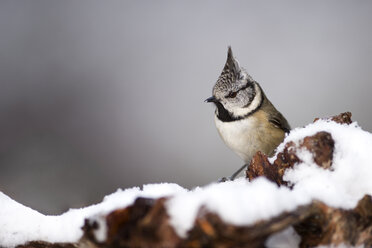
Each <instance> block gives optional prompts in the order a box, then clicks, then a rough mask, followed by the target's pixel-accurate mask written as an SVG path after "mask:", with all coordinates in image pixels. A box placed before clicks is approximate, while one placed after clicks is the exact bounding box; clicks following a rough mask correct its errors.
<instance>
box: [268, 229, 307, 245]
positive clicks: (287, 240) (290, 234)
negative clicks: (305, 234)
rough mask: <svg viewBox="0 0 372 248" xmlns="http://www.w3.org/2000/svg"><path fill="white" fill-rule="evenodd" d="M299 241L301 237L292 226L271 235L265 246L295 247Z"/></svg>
mask: <svg viewBox="0 0 372 248" xmlns="http://www.w3.org/2000/svg"><path fill="white" fill-rule="evenodd" d="M300 242H301V237H300V236H299V235H298V234H297V233H296V231H295V230H294V229H293V227H292V226H290V227H288V228H287V229H284V230H283V231H281V232H278V233H275V234H273V235H271V236H270V237H269V238H268V239H267V240H266V242H265V247H267V248H297V247H299V245H300Z"/></svg>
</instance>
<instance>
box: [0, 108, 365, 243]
mask: <svg viewBox="0 0 372 248" xmlns="http://www.w3.org/2000/svg"><path fill="white" fill-rule="evenodd" d="M350 117H351V114H350V113H343V114H341V115H339V116H336V117H333V118H331V119H325V120H324V119H323V120H321V119H318V120H316V121H315V122H314V123H312V124H309V125H308V126H306V127H304V128H297V129H294V130H292V131H291V133H290V134H289V135H288V136H287V137H286V138H285V140H284V142H283V143H282V144H281V145H280V146H279V147H278V149H277V153H276V155H275V156H274V157H273V158H268V157H267V156H266V155H264V154H262V153H260V152H258V153H257V154H256V155H255V157H254V158H253V160H252V162H251V164H250V166H249V169H248V170H247V171H246V178H239V179H237V180H235V181H232V182H231V181H228V182H224V183H212V184H209V185H207V186H204V187H198V188H195V189H193V190H190V191H189V190H186V189H184V188H182V187H180V186H178V185H176V184H168V183H164V184H151V185H144V186H143V188H142V189H140V188H138V187H135V188H131V189H126V190H118V191H117V192H116V193H113V194H111V195H108V196H106V197H105V198H104V200H103V201H102V202H101V203H99V204H97V205H93V206H89V207H86V208H83V209H73V210H70V211H68V212H67V213H65V214H63V215H61V216H45V215H42V214H40V213H38V212H36V211H34V210H32V209H29V208H27V207H25V206H22V205H21V204H19V203H17V202H15V201H13V200H12V199H10V198H9V197H7V196H6V195H4V194H1V193H0V246H1V247H15V246H18V247H263V246H266V247H314V246H319V245H325V246H328V245H345V246H347V247H349V246H365V247H371V246H372V236H371V233H372V198H371V194H372V180H371V178H372V165H371V160H370V154H369V153H370V151H371V148H372V134H371V133H368V132H366V131H363V130H362V129H361V128H360V127H359V126H358V125H357V124H356V123H352V122H351V118H350Z"/></svg>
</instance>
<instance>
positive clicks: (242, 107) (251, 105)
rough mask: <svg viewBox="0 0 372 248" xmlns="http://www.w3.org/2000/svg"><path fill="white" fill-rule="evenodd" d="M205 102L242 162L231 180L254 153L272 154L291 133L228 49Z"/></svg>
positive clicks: (226, 141) (219, 128) (227, 142)
mask: <svg viewBox="0 0 372 248" xmlns="http://www.w3.org/2000/svg"><path fill="white" fill-rule="evenodd" d="M205 102H208V103H214V105H215V106H216V110H215V115H214V121H215V125H216V128H217V131H218V133H219V135H220V137H221V138H222V140H223V141H224V143H225V144H226V145H227V146H228V147H229V148H230V149H231V150H232V151H234V152H235V153H236V154H237V155H238V156H239V157H240V158H241V159H242V160H243V161H244V163H245V164H244V165H243V166H242V167H241V168H240V169H239V170H238V171H236V172H235V173H234V174H233V175H232V176H231V177H230V180H234V178H235V177H236V176H237V175H238V174H239V173H240V172H241V171H242V170H243V169H244V168H245V167H247V166H248V165H249V163H250V161H251V159H252V157H253V156H254V155H255V154H256V152H257V151H261V152H262V153H264V154H266V155H268V156H272V155H274V152H275V149H276V147H277V146H278V145H279V144H280V143H281V142H282V141H283V140H284V138H285V135H286V133H289V132H290V129H291V128H290V125H289V124H288V121H287V120H286V118H285V117H284V116H283V115H282V114H281V113H280V112H279V111H278V110H277V109H276V108H275V107H274V105H273V104H272V103H271V102H270V101H269V99H268V98H267V97H266V95H265V93H264V91H263V90H262V88H261V86H260V85H259V84H258V82H256V81H255V80H254V79H253V78H252V77H251V76H250V75H249V74H248V73H247V71H246V70H245V69H244V68H242V67H241V66H240V64H239V62H238V61H237V60H236V59H235V58H234V56H233V52H232V49H231V47H230V46H229V47H228V51H227V60H226V63H225V66H224V67H223V70H222V73H221V75H220V76H219V77H218V80H217V82H216V83H215V85H214V87H213V91H212V96H211V97H209V98H208V99H206V100H205ZM225 180H226V178H224V179H223V180H222V181H225Z"/></svg>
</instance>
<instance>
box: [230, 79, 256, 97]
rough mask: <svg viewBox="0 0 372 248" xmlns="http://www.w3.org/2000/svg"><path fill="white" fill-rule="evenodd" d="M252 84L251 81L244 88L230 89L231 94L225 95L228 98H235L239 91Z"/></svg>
mask: <svg viewBox="0 0 372 248" xmlns="http://www.w3.org/2000/svg"><path fill="white" fill-rule="evenodd" d="M250 84H251V83H250V82H248V83H247V84H246V85H244V86H243V87H242V88H240V89H238V90H237V91H230V92H229V94H227V95H226V96H225V97H226V98H234V97H236V95H237V94H238V92H239V91H241V90H245V89H246V88H248V87H249V85H250Z"/></svg>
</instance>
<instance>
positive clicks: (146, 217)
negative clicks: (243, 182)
mask: <svg viewBox="0 0 372 248" xmlns="http://www.w3.org/2000/svg"><path fill="white" fill-rule="evenodd" d="M328 120H330V121H335V122H338V123H342V124H350V123H351V122H352V121H351V114H350V113H343V114H340V115H338V116H335V117H332V118H328ZM315 121H317V119H316V120H315ZM303 149H305V150H307V151H308V152H310V153H311V154H312V156H313V159H314V161H315V163H316V164H317V165H318V166H320V167H322V168H324V169H328V170H331V169H332V159H333V151H334V141H333V139H332V136H331V135H330V134H329V133H327V132H318V133H316V134H314V135H313V136H309V137H305V138H304V139H303V140H302V141H301V142H299V144H297V145H296V144H295V143H294V142H289V143H287V144H285V146H284V149H283V151H282V152H280V153H278V154H277V157H276V159H275V160H274V162H273V163H272V164H271V163H270V161H269V159H268V158H267V156H266V155H264V154H262V153H261V152H258V153H257V154H256V155H255V156H254V158H253V160H252V162H251V164H250V166H249V169H248V170H247V171H246V175H247V178H248V179H249V180H253V179H255V178H257V177H259V176H264V177H266V178H268V179H269V180H271V181H273V182H275V183H276V184H277V185H278V186H284V187H286V186H291V185H288V182H286V181H284V180H283V175H284V173H285V171H286V170H287V169H288V168H292V167H293V166H294V165H295V164H297V163H299V162H301V159H300V158H299V157H298V156H297V152H298V151H299V150H303ZM242 197H249V196H242ZM166 201H167V198H160V199H156V200H153V199H146V198H138V199H137V200H136V201H135V202H134V203H133V204H132V205H131V206H129V207H127V208H124V209H117V210H115V211H113V212H112V213H110V214H108V215H107V216H106V217H105V218H106V228H107V238H106V240H105V241H103V242H98V241H97V240H96V239H95V235H94V231H95V230H96V229H97V228H99V227H100V226H99V224H98V223H97V222H95V221H94V220H86V222H85V225H84V227H83V231H84V236H83V238H82V239H81V240H80V241H79V242H78V243H76V244H50V243H45V242H37V241H36V242H31V243H28V244H26V245H22V246H18V247H22V248H23V247H30V248H44V247H48V248H49V247H52V248H75V247H85V248H88V247H107V248H111V247H154V248H156V247H162V248H173V247H174V248H184V247H191V248H202V247H218V248H225V247H226V248H227V247H241V248H243V247H253V248H254V247H264V245H265V242H266V240H267V238H268V237H269V236H270V235H272V234H275V233H277V232H280V231H282V230H284V229H286V228H288V227H290V226H293V227H294V229H295V230H296V232H297V233H298V234H299V235H300V237H301V243H300V247H314V246H318V245H330V244H332V245H339V244H345V245H347V246H359V245H364V247H372V198H371V196H370V195H366V196H364V197H363V198H362V199H361V200H360V201H359V203H358V205H357V206H356V207H355V208H354V209H351V210H343V209H336V208H332V207H330V206H327V205H326V204H324V203H322V202H319V201H314V202H312V203H311V204H309V205H305V206H300V207H298V208H297V209H296V210H294V211H291V212H285V213H282V214H280V215H279V216H276V217H274V218H272V219H268V220H261V221H258V222H256V223H254V224H252V225H247V226H234V225H232V224H229V223H226V222H225V221H223V220H222V219H221V218H220V217H219V216H218V215H217V214H215V213H211V212H209V211H208V210H207V209H206V208H204V207H202V208H200V209H199V212H198V215H197V218H196V220H195V222H194V226H193V228H192V229H191V230H190V231H189V232H188V233H187V235H186V237H179V236H178V235H177V233H176V232H175V230H174V229H173V227H172V226H171V225H170V223H169V216H168V214H167V212H166V207H165V204H166Z"/></svg>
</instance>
